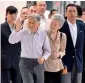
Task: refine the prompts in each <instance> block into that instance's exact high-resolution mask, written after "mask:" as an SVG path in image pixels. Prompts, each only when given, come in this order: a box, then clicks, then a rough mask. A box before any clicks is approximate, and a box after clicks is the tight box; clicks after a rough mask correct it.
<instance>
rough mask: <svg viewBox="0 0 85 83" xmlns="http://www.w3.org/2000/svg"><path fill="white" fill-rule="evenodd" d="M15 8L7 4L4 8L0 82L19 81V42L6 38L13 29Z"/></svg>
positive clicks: (17, 82) (15, 15)
mask: <svg viewBox="0 0 85 83" xmlns="http://www.w3.org/2000/svg"><path fill="white" fill-rule="evenodd" d="M17 12H18V10H17V8H15V7H14V6H9V7H7V9H6V22H4V23H3V24H1V83H10V80H11V81H12V83H21V76H20V71H19V60H20V52H21V47H20V43H17V44H14V45H12V44H10V43H9V42H8V38H9V36H10V34H11V32H12V31H13V30H14V28H15V26H14V22H15V20H16V17H17Z"/></svg>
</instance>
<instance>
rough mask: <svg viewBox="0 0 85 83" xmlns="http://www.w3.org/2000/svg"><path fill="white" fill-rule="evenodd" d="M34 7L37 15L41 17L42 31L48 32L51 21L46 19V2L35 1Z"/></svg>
mask: <svg viewBox="0 0 85 83" xmlns="http://www.w3.org/2000/svg"><path fill="white" fill-rule="evenodd" d="M34 6H35V9H36V13H37V14H39V15H40V16H41V21H40V26H41V30H48V29H49V25H50V20H49V19H48V18H46V17H45V15H44V14H45V11H46V8H47V4H46V1H34Z"/></svg>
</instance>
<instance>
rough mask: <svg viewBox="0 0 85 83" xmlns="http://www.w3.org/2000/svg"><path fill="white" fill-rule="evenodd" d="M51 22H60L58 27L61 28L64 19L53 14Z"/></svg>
mask: <svg viewBox="0 0 85 83" xmlns="http://www.w3.org/2000/svg"><path fill="white" fill-rule="evenodd" d="M51 20H58V21H59V22H60V27H62V26H63V24H64V22H65V19H64V16H63V15H61V14H55V15H53V16H52V17H51Z"/></svg>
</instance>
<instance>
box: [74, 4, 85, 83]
mask: <svg viewBox="0 0 85 83" xmlns="http://www.w3.org/2000/svg"><path fill="white" fill-rule="evenodd" d="M76 8H77V22H79V23H81V24H83V25H84V29H85V23H84V21H83V19H82V13H83V12H82V8H81V6H79V5H76ZM82 83H85V41H84V51H83V73H82Z"/></svg>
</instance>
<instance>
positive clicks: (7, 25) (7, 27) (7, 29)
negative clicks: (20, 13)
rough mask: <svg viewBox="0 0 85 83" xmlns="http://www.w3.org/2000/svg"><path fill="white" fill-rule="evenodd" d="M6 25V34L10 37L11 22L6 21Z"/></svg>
mask: <svg viewBox="0 0 85 83" xmlns="http://www.w3.org/2000/svg"><path fill="white" fill-rule="evenodd" d="M5 25H6V28H5V29H6V35H7V37H9V35H10V34H11V30H10V27H9V24H8V23H7V22H5Z"/></svg>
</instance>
